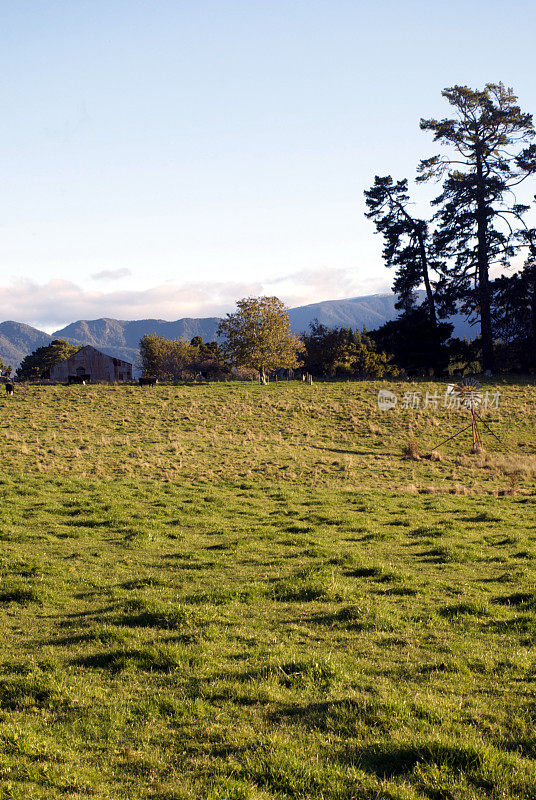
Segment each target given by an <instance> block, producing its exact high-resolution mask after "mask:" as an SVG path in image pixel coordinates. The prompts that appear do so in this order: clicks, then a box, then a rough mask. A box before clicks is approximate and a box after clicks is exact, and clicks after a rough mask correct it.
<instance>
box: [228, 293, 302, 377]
mask: <svg viewBox="0 0 536 800" xmlns="http://www.w3.org/2000/svg"><path fill="white" fill-rule="evenodd" d="M236 305H237V307H238V310H237V311H236V312H235V313H234V314H227V317H226V318H225V319H224V320H222V322H221V323H220V326H219V328H218V335H220V336H222V337H223V346H222V350H223V354H224V356H225V358H226V359H228V360H229V361H230V362H231V363H232V364H233V365H236V366H239V367H249V368H251V369H255V370H257V371H258V373H259V378H260V381H261V383H266V382H267V374H268V373H269V372H272V371H273V370H276V369H294V368H295V367H297V366H298V365H299V359H298V351H299V350H300V348H301V343H300V340H299V338H298V337H297V336H294V335H293V333H292V331H291V330H290V320H289V316H288V313H287V309H286V306H285V304H284V303H283V302H282V301H281V300H280V299H279V298H278V297H246V298H243V299H242V300H238V302H237V304H236Z"/></svg>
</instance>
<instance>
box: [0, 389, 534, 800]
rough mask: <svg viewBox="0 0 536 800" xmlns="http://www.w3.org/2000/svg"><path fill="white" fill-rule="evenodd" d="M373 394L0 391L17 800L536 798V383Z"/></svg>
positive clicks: (7, 774)
mask: <svg viewBox="0 0 536 800" xmlns="http://www.w3.org/2000/svg"><path fill="white" fill-rule="evenodd" d="M381 385H382V384H379V383H373V382H364V383H356V384H331V385H330V384H316V385H313V386H312V387H309V386H302V385H296V384H292V383H291V384H286V383H283V384H278V385H274V384H271V385H270V386H269V387H266V389H262V388H260V387H258V386H249V385H246V384H243V385H241V384H222V385H211V386H199V387H193V386H192V387H177V386H175V387H164V386H162V387H154V388H152V389H149V390H141V389H138V388H137V387H104V386H102V387H101V386H91V387H70V388H67V387H20V388H19V389H18V391H17V393H16V394H15V396H14V397H13V398H0V406H2V411H3V412H4V413H3V414H2V420H3V422H2V439H3V444H2V472H1V474H0V494H1V497H2V516H1V518H0V630H1V631H2V638H1V641H0V798H1V800H4V798H6V800H7V798H17V800H19V799H20V800H22V798H24V799H25V800H26V798H29V799H30V800H31V799H32V798H40V799H41V798H43V800H44V798H47V800H48V799H49V798H66V799H67V800H70V799H73V800H74V798H77V799H78V798H87V797H88V798H99V799H101V800H104V799H106V800H112V798H113V800H121V798H153V800H193V798H196V799H197V798H200V799H201V798H207V799H208V800H218V798H227V800H239V799H240V798H250V799H251V800H268V799H269V798H303V800H305V799H306V798H312V799H313V800H339V798H340V799H341V800H361V799H363V800H373V799H374V800H376V799H377V798H383V800H417V798H419V800H462V799H463V800H476V799H477V798H486V799H487V800H499V799H500V800H517V799H518V798H521V799H522V800H529V799H530V800H532V798H534V797H536V735H535V734H534V730H535V722H536V719H535V718H536V712H535V708H536V661H535V658H534V648H533V646H534V640H535V635H536V522H535V519H536V513H535V512H536V494H535V493H534V463H536V455H535V450H536V443H535V442H534V438H533V435H534V425H533V422H532V418H533V417H532V411H533V408H534V402H535V400H536V389H535V387H534V386H530V385H517V384H504V385H501V390H503V392H504V394H503V403H502V405H501V408H500V409H499V411H498V412H497V411H494V412H491V413H490V415H489V417H488V420H489V424H490V425H493V429H494V430H495V431H496V432H497V433H498V435H499V436H500V437H501V438H502V439H503V440H504V441H505V445H506V446H507V448H508V452H498V451H499V446H498V443H497V442H495V444H496V445H497V448H496V450H495V451H493V450H492V448H494V447H495V445H494V443H493V440H492V441H491V442H490V441H488V439H486V444H487V445H488V446H489V450H490V452H487V453H483V454H480V455H476V456H474V455H470V454H469V449H470V443H469V441H468V440H467V439H465V440H462V441H460V442H458V443H451V444H449V445H447V446H445V447H444V448H441V450H440V452H441V453H442V459H441V460H440V461H434V460H432V459H426V458H422V459H419V460H416V461H414V460H409V461H408V460H407V459H404V458H403V448H404V445H405V444H406V443H407V441H408V438H410V437H412V438H416V439H417V440H418V441H419V443H420V445H421V451H422V452H423V453H424V454H426V453H427V452H429V451H430V450H431V449H432V448H433V446H434V444H436V443H437V442H438V441H441V439H442V438H447V436H448V435H449V434H450V433H451V432H453V431H454V430H456V429H458V428H460V427H463V424H464V423H463V418H460V416H459V415H458V416H457V415H455V414H454V413H453V412H446V411H444V410H441V409H438V410H436V411H428V410H426V411H421V412H418V413H415V412H409V411H408V412H405V411H402V410H400V409H398V410H395V411H394V412H390V413H384V414H382V413H380V412H379V411H378V409H377V407H376V405H375V397H376V394H377V391H378V388H379V387H380V386H381ZM407 386H408V384H404V385H402V384H401V385H399V386H397V387H395V390H396V391H398V392H399V393H401V392H402V391H407ZM410 386H411V385H410ZM421 388H422V387H421Z"/></svg>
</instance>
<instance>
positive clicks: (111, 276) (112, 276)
mask: <svg viewBox="0 0 536 800" xmlns="http://www.w3.org/2000/svg"><path fill="white" fill-rule="evenodd" d="M129 275H132V271H131V270H130V269H127V268H126V267H123V269H103V270H102V272H95V273H93V275H92V276H91V277H92V278H93V280H94V281H116V280H118V279H119V278H128V277H129Z"/></svg>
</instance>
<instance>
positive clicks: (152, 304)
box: [0, 269, 388, 331]
mask: <svg viewBox="0 0 536 800" xmlns="http://www.w3.org/2000/svg"><path fill="white" fill-rule="evenodd" d="M357 277H358V276H356V278H357ZM378 291H388V287H387V286H385V284H383V285H376V284H373V283H370V282H369V283H366V282H363V281H358V280H355V279H354V276H353V273H352V272H350V271H349V270H337V269H334V270H327V269H326V270H303V271H301V272H296V273H294V274H292V275H289V276H287V277H281V278H276V279H273V278H272V279H269V280H258V281H243V282H240V281H219V282H209V281H205V282H203V281H189V282H186V283H183V284H172V283H165V284H160V285H158V286H154V287H152V288H150V289H147V290H140V289H121V290H114V291H103V290H100V289H98V290H92V289H89V290H88V289H85V288H83V287H81V286H79V285H77V284H75V283H73V282H71V281H67V280H60V279H53V280H50V281H48V282H47V283H42V284H40V283H36V282H34V281H31V280H18V281H15V282H13V283H11V284H10V285H7V286H1V287H0V320H4V319H12V320H17V321H18V322H27V323H29V324H31V325H35V326H37V327H41V328H45V329H46V330H49V331H53V330H55V329H56V328H60V327H63V326H64V325H65V324H67V323H69V322H73V321H75V320H78V319H96V318H99V317H113V318H116V319H147V318H161V319H168V320H175V319H180V318H181V317H212V316H222V315H224V314H225V313H227V312H229V311H232V310H233V309H234V307H235V303H236V300H237V299H239V298H241V297H251V296H259V295H262V294H270V295H271V294H275V295H277V296H278V297H281V299H282V300H284V301H285V302H286V303H287V305H289V306H290V307H292V306H296V305H302V304H305V303H313V302H318V301H321V300H333V299H342V298H344V297H351V296H356V295H357V294H359V293H360V294H370V293H373V292H378Z"/></svg>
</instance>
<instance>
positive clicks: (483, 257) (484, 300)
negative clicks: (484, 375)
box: [476, 158, 495, 372]
mask: <svg viewBox="0 0 536 800" xmlns="http://www.w3.org/2000/svg"><path fill="white" fill-rule="evenodd" d="M476 175H477V200H476V225H477V275H478V302H479V305H480V336H481V339H482V370H483V372H486V370H490V371H491V372H493V369H494V366H495V365H494V358H493V332H492V329H491V298H490V289H489V264H488V246H487V229H488V216H487V207H486V201H485V199H484V179H483V174H482V162H481V161H480V159H479V158H477V164H476Z"/></svg>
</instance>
